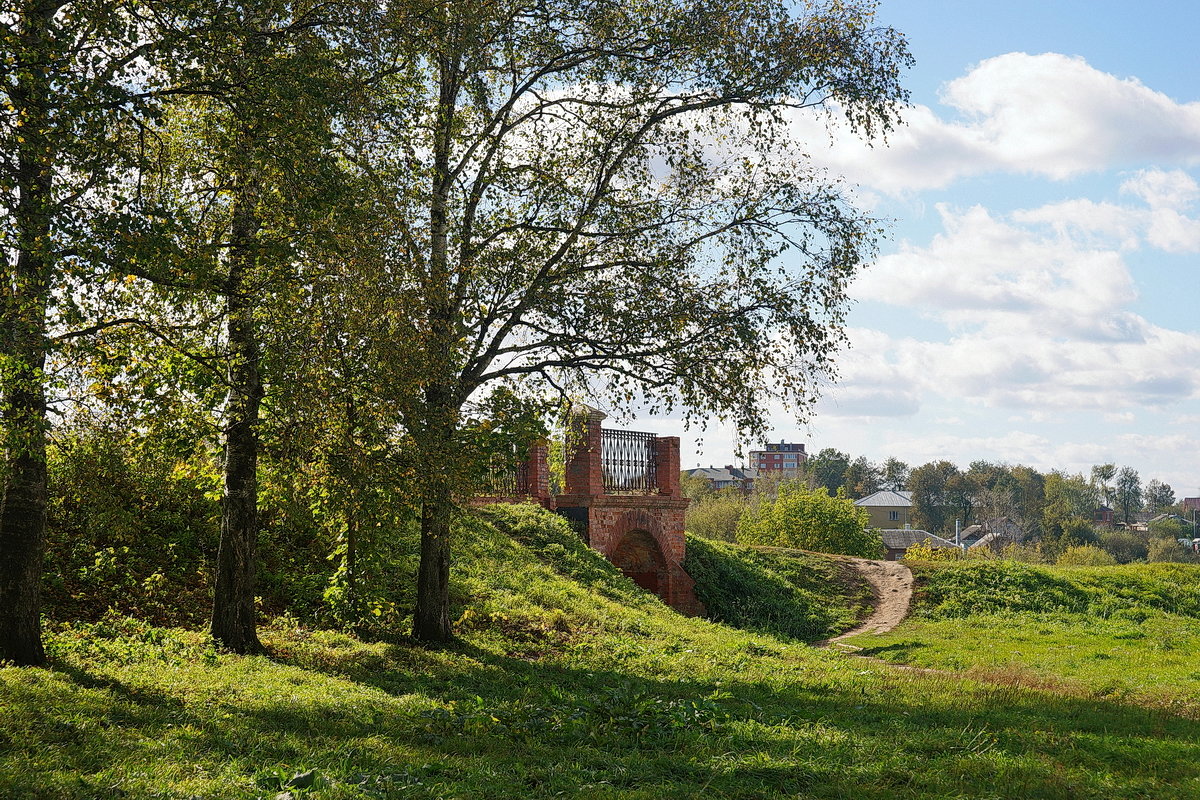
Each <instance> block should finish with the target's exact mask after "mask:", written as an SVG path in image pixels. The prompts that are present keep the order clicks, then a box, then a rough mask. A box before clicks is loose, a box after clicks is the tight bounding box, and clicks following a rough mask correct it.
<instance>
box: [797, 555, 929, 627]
mask: <svg viewBox="0 0 1200 800" xmlns="http://www.w3.org/2000/svg"><path fill="white" fill-rule="evenodd" d="M848 560H849V561H850V563H851V564H852V565H853V566H854V568H855V569H856V570H858V572H859V574H860V575H862V576H863V577H864V578H866V580H867V582H868V583H870V584H871V593H872V594H874V595H875V610H874V611H873V612H871V616H869V617H867V618H866V619H864V620H863V621H862V623H861V624H860V625H858V627H856V628H852V629H850V630H848V631H846V632H845V633H843V634H842V635H841V636H835V637H833V638H832V639H828V640H826V641H824V642H817V646H818V647H824V646H828V645H838V646H840V647H844V648H848V649H849V648H852V647H853V646H852V645H849V644H842V643H841V640H842V639H846V638H848V637H850V636H857V635H858V634H860V633H885V632H887V631H890V630H891V629H892V628H894V627H896V626H897V625H899V624H900V623H901V622H903V621H904V618H905V617H907V616H908V604H909V602H910V601H911V600H912V588H913V576H912V572H911V571H910V570H909V568H908V567H906V566H904V565H903V564H898V563H896V562H895V561H869V560H867V559H865V558H852V559H848Z"/></svg>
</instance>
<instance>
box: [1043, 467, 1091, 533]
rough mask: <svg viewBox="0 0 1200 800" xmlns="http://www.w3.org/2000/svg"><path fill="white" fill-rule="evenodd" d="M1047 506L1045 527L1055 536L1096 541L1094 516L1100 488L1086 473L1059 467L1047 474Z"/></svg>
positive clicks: (1044, 511) (1045, 509)
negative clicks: (1064, 470) (1067, 472)
mask: <svg viewBox="0 0 1200 800" xmlns="http://www.w3.org/2000/svg"><path fill="white" fill-rule="evenodd" d="M1045 497H1046V502H1045V506H1044V507H1043V509H1042V530H1043V532H1044V534H1046V535H1048V536H1050V537H1051V538H1054V539H1061V538H1063V537H1068V538H1070V539H1071V540H1072V542H1074V543H1075V544H1080V543H1083V541H1084V540H1086V541H1092V540H1093V539H1094V538H1095V532H1094V531H1092V527H1091V523H1092V517H1093V515H1094V514H1095V511H1096V505H1097V504H1098V503H1099V501H1100V490H1099V489H1098V488H1097V487H1096V485H1095V484H1094V483H1089V482H1088V481H1087V479H1086V478H1084V477H1083V475H1067V474H1066V473H1063V472H1059V471H1057V470H1055V471H1053V472H1049V473H1047V474H1046V477H1045Z"/></svg>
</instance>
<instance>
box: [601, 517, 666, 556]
mask: <svg viewBox="0 0 1200 800" xmlns="http://www.w3.org/2000/svg"><path fill="white" fill-rule="evenodd" d="M609 530H610V533H609V542H610V547H611V548H612V550H613V552H615V550H616V547H617V545H618V544H619V543H620V541H621V539H623V538H624V537H625V536H626V535H628V534H629V533H632V532H633V531H644V532H645V533H647V534H649V536H650V538H652V539H653V540H654V543H655V544H657V545H658V549H659V551H660V552H661V553H663V555H664V556H665V555H666V554H667V553H669V552H671V548H670V547H668V546H667V534H666V532H665V531H663V526H662V525H661V524H660V523H659V521H658V520H657V519H655V518H654V517H653V516H651V515H650V514H647V513H646V512H645V511H642V510H640V509H632V510H629V511H626V512H625V513H624V514H621V516H619V517H617V518H616V519H615V520H613V523H612V527H611V528H610V529H609ZM610 555H611V553H610Z"/></svg>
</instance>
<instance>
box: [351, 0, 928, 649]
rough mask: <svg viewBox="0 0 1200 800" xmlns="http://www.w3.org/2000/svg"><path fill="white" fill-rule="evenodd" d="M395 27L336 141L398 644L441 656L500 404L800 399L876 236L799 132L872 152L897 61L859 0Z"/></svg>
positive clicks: (556, 0)
mask: <svg viewBox="0 0 1200 800" xmlns="http://www.w3.org/2000/svg"><path fill="white" fill-rule="evenodd" d="M389 30H390V31H391V33H392V34H393V36H394V38H393V45H392V46H393V47H394V48H395V49H397V50H403V51H405V52H409V53H413V54H415V55H414V58H413V60H412V62H411V67H410V68H408V69H404V70H398V71H397V72H395V73H394V74H393V75H392V77H391V78H390V79H389V81H387V82H386V83H384V84H381V85H380V88H381V90H382V93H381V103H380V105H379V106H378V107H377V109H376V111H375V113H374V114H372V115H370V116H365V117H362V118H360V119H357V120H355V121H354V122H353V123H348V124H347V129H346V130H347V133H346V138H345V152H346V157H347V160H348V161H349V162H350V165H351V169H352V170H353V171H354V174H355V175H356V177H357V178H358V179H361V180H362V181H364V182H365V183H366V184H368V185H369V186H371V187H372V191H373V193H374V201H373V204H372V212H373V214H374V215H375V216H376V218H377V219H378V223H377V225H376V226H375V228H374V231H373V235H374V236H375V237H376V238H377V241H376V247H375V251H376V252H377V254H378V257H377V259H376V263H375V264H374V265H373V266H371V267H370V268H369V274H370V276H371V277H370V278H369V281H370V286H371V287H372V289H373V291H374V292H377V293H378V294H379V295H380V296H384V297H386V298H387V299H388V303H387V304H386V307H387V309H388V311H387V312H386V313H385V314H382V315H380V317H379V318H378V320H377V323H378V325H377V336H376V342H377V346H378V347H379V349H380V354H379V355H380V357H379V363H381V364H385V365H386V367H384V368H382V371H381V378H382V380H383V381H384V382H385V384H386V385H387V386H388V387H390V390H391V391H392V392H394V393H395V395H396V397H397V406H396V408H397V420H398V424H399V425H400V426H401V428H402V429H403V431H404V432H405V435H406V436H407V437H408V440H409V442H410V443H411V447H412V449H413V452H414V454H415V455H414V458H415V464H416V466H415V474H416V475H417V476H418V488H417V492H418V500H419V502H420V507H421V563H420V568H419V575H418V599H417V607H416V613H415V622H414V633H415V635H416V637H417V638H418V639H421V640H425V641H442V640H445V639H448V638H449V637H450V635H451V629H450V619H449V605H448V580H449V569H450V556H451V553H450V542H449V531H450V522H451V517H452V514H453V511H454V508H455V505H456V502H457V501H459V500H461V498H462V494H463V493H464V492H465V491H466V489H467V483H466V482H465V480H464V476H465V475H467V474H468V473H469V471H470V470H469V465H467V464H465V463H464V462H465V460H466V459H468V458H469V457H471V453H472V450H471V448H469V447H466V446H465V444H466V443H467V439H468V438H469V437H468V434H469V432H470V430H471V428H472V426H476V425H477V424H479V423H480V420H481V419H483V418H484V417H485V416H486V415H485V414H483V413H482V412H480V411H479V406H480V404H482V403H484V402H485V401H486V399H487V398H488V397H489V396H490V395H491V393H492V392H493V391H494V390H495V389H497V388H503V389H504V390H505V391H506V392H509V393H510V394H511V396H514V397H521V398H527V399H529V400H531V401H536V400H537V399H538V398H544V397H546V396H553V395H577V396H578V395H582V396H587V397H591V398H593V400H594V402H601V403H605V404H607V405H608V406H609V407H610V408H617V409H620V408H625V409H628V408H631V407H632V406H634V405H637V406H639V407H640V408H642V409H644V410H648V411H649V412H651V413H657V412H667V411H672V410H678V411H680V412H681V413H683V414H684V415H685V417H687V419H688V420H689V421H690V422H693V423H695V422H698V421H700V420H702V419H705V418H706V417H707V416H709V415H711V414H716V415H719V416H722V417H724V418H726V419H729V420H731V421H733V422H734V423H736V424H737V425H738V426H739V427H741V428H742V429H743V430H745V431H747V432H749V433H751V434H761V433H762V432H763V430H764V428H765V424H766V418H767V414H766V404H765V403H766V400H767V399H768V398H771V397H775V398H779V399H782V400H784V401H785V402H787V403H789V404H790V405H791V406H792V407H793V408H796V409H797V410H798V412H799V413H801V414H803V413H804V410H805V409H807V408H808V405H809V403H810V402H811V400H812V398H813V396H814V395H815V391H816V385H817V382H818V380H819V379H821V378H822V377H824V376H827V375H829V374H830V373H832V362H831V357H832V354H833V353H834V351H835V350H836V349H837V347H838V346H839V345H840V344H841V342H842V340H843V334H842V329H841V326H842V323H843V321H844V316H845V309H846V287H847V285H848V282H849V281H850V279H851V278H852V277H853V275H854V274H855V272H856V271H857V270H858V269H859V268H860V267H861V266H862V265H863V263H864V262H865V259H867V258H868V257H869V254H870V253H871V249H872V240H873V236H874V235H875V233H876V232H877V229H876V225H875V224H874V223H873V222H872V221H871V220H870V219H868V218H866V217H864V216H863V215H862V214H860V213H858V212H857V211H856V210H855V209H854V208H853V207H852V206H851V205H850V204H849V203H848V202H847V201H846V198H845V196H844V192H843V189H842V187H841V186H840V185H839V183H838V181H837V179H836V178H831V177H829V176H827V175H825V174H824V173H823V172H822V171H821V170H819V169H818V168H816V167H815V166H813V165H812V164H811V162H810V161H809V159H808V158H807V157H806V156H805V155H804V153H803V149H802V147H801V143H800V142H797V141H796V139H795V136H794V134H793V124H794V121H795V118H794V115H799V114H808V113H816V114H822V113H823V114H825V118H826V119H827V120H829V121H830V123H831V124H832V123H833V120H834V119H835V117H836V118H837V119H840V120H841V123H840V124H845V125H847V126H848V127H849V128H851V129H853V130H854V131H856V132H858V133H859V134H861V135H863V136H865V137H867V138H874V137H878V136H880V135H881V134H883V133H885V132H886V131H887V130H888V129H889V128H890V127H891V126H892V125H893V124H894V123H895V122H896V120H897V113H898V109H899V107H900V106H901V105H902V103H903V101H904V100H905V93H904V91H903V89H902V88H901V86H900V82H899V79H900V73H901V71H902V69H903V68H904V67H905V66H906V64H907V62H908V59H909V56H908V53H907V50H906V47H905V43H904V40H903V37H902V36H901V35H900V34H898V33H897V32H896V31H894V30H891V29H888V28H881V27H877V26H876V25H875V23H874V22H873V19H872V6H871V4H870V3H860V2H848V3H847V2H830V3H821V2H818V3H799V4H791V3H779V2H772V1H771V0H754V1H753V2H715V3H706V4H703V5H700V6H697V5H695V4H683V3H676V2H670V1H669V0H668V2H664V3H656V4H628V3H623V2H615V0H591V1H590V2H584V3H579V2H566V0H538V2H521V1H518V2H484V3H471V4H463V3H433V4H430V5H429V6H428V7H427V8H425V9H424V10H422V11H418V12H411V11H409V12H405V13H398V14H397V15H396V17H395V19H394V20H393V24H392V26H391V27H390V28H389ZM785 252H786V253H787V257H786V260H784V259H782V258H781V256H782V254H784V253H785ZM393 344H394V345H395V347H394V351H393V352H394V355H393V356H392V357H390V358H389V357H388V354H387V351H388V349H389V347H391V346H392V345H393Z"/></svg>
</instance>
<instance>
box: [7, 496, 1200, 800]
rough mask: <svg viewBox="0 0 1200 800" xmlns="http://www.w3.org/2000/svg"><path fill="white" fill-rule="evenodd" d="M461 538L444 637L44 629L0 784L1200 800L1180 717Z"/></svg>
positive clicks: (161, 794)
mask: <svg viewBox="0 0 1200 800" xmlns="http://www.w3.org/2000/svg"><path fill="white" fill-rule="evenodd" d="M456 536H457V537H458V542H457V548H458V552H459V554H460V557H459V563H458V566H457V568H456V585H455V596H456V598H457V603H458V607H457V613H458V622H457V625H456V627H457V629H458V631H459V634H460V637H461V640H460V642H459V643H458V644H457V645H455V646H454V647H451V648H447V649H444V650H426V649H422V648H418V647H415V646H413V645H411V644H410V643H409V642H407V641H406V640H405V639H403V638H394V639H392V640H390V641H371V642H367V641H360V640H358V639H355V638H352V637H350V636H346V635H344V634H340V633H334V632H329V631H318V630H310V629H307V628H304V627H302V626H300V625H298V624H297V623H296V622H295V621H294V620H292V619H289V618H287V617H281V618H276V619H275V620H274V621H273V622H272V623H271V624H270V625H269V626H268V627H267V629H266V630H265V631H264V632H263V638H264V641H265V642H266V643H267V645H268V646H269V648H270V649H271V651H272V653H273V654H274V657H273V658H272V659H267V658H262V657H241V656H233V655H229V654H223V653H219V652H216V651H214V650H213V649H212V647H211V645H210V644H208V643H207V641H206V637H204V636H203V635H201V634H200V633H198V632H195V631H191V630H182V629H165V628H156V627H152V626H150V625H148V624H146V623H142V622H138V621H136V620H131V619H128V618H125V617H121V616H118V615H111V616H110V617H108V618H106V619H103V620H101V621H99V622H95V623H87V624H83V623H80V624H75V625H72V624H66V623H54V624H51V626H50V632H49V634H48V637H47V639H48V644H49V647H50V650H51V652H52V655H53V664H54V669H53V670H52V671H48V672H40V671H35V670H18V669H11V668H9V669H0V703H2V705H3V708H2V709H0V797H6V798H7V797H21V798H96V797H131V798H133V797H136V798H141V797H147V798H149V797H156V798H180V799H182V798H194V797H220V798H256V797H265V798H274V797H276V796H277V795H279V793H280V792H281V791H283V790H284V789H285V788H286V784H287V783H288V782H289V781H290V780H291V779H292V778H293V776H299V777H298V778H297V782H298V783H299V784H303V785H302V786H297V787H295V788H292V789H291V791H290V792H289V794H291V796H292V797H294V798H300V797H306V798H330V799H332V798H389V797H395V798H530V797H534V798H538V797H581V798H644V799H646V800H649V799H650V798H676V797H678V798H683V797H689V798H690V797H700V796H702V797H705V798H754V797H801V798H828V799H830V800H832V799H833V798H847V797H854V798H867V799H868V800H869V799H870V798H879V799H880V800H883V798H889V799H890V798H925V797H930V798H933V797H981V798H982V797H988V798H996V797H1003V798H1063V800H1067V799H1068V798H1070V799H1072V800H1073V799H1074V798H1080V797H1106V798H1120V797H1139V798H1159V797H1161V798H1168V797H1169V798H1178V797H1182V796H1188V795H1189V794H1191V795H1196V794H1200V736H1198V735H1197V734H1198V733H1200V727H1198V726H1197V723H1196V722H1195V720H1194V719H1192V718H1189V717H1188V716H1185V715H1183V714H1181V713H1178V712H1176V711H1172V710H1170V709H1167V708H1161V707H1159V708H1151V707H1145V706H1144V705H1140V704H1133V703H1126V702H1122V701H1120V699H1119V698H1103V697H1094V696H1081V695H1080V694H1078V693H1073V692H1062V691H1042V690H1038V689H1033V688H1028V687H1025V686H1016V685H1013V684H1011V683H1010V684H1006V685H996V684H991V683H987V682H983V681H979V680H972V679H965V678H958V677H954V676H949V675H942V674H932V675H925V674H919V673H913V672H911V671H897V670H895V669H894V668H892V667H888V666H884V665H877V664H872V663H871V662H867V661H864V660H862V659H855V658H853V657H848V656H845V655H842V654H839V653H833V652H828V651H825V650H817V649H813V648H810V647H808V646H806V645H804V644H801V643H799V642H795V641H790V640H785V639H782V638H778V637H776V636H772V635H768V634H764V633H750V632H746V631H742V630H738V629H734V628H730V627H726V626H723V625H719V624H714V623H711V622H707V621H703V620H693V619H685V618H682V617H680V616H678V615H676V614H675V613H674V612H672V611H670V610H669V609H667V608H666V607H665V606H663V605H662V604H661V603H660V602H659V601H658V600H657V599H656V598H654V597H652V596H648V595H646V594H644V593H643V592H641V591H640V590H638V589H637V588H636V587H634V585H633V584H632V583H630V582H629V581H628V580H626V579H624V578H623V577H621V576H620V575H619V574H618V573H616V572H615V571H614V570H613V569H612V567H611V566H609V564H608V563H607V562H606V561H604V560H603V559H602V558H601V557H600V556H598V555H597V554H595V553H593V552H592V551H590V550H588V549H587V548H586V547H584V546H583V545H582V544H581V543H579V541H578V540H577V539H576V538H575V537H574V536H573V535H572V534H571V532H570V529H569V528H568V527H567V526H566V525H565V524H564V523H563V522H562V521H561V520H559V519H557V518H555V517H553V516H551V515H548V514H545V513H543V512H540V511H536V510H531V509H528V508H524V509H516V508H505V509H498V510H495V511H492V512H491V513H489V514H488V515H487V516H486V517H485V518H484V519H482V520H478V521H468V522H467V523H465V524H463V525H460V527H459V529H458V531H457V532H456ZM728 553H730V554H733V556H734V557H738V556H737V551H736V550H734V549H730V550H729V551H728ZM814 558H815V557H814ZM756 559H757V557H756V556H754V555H747V556H746V562H747V563H753V562H755V560H756ZM851 616H853V614H851ZM280 796H281V797H282V796H284V795H280Z"/></svg>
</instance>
